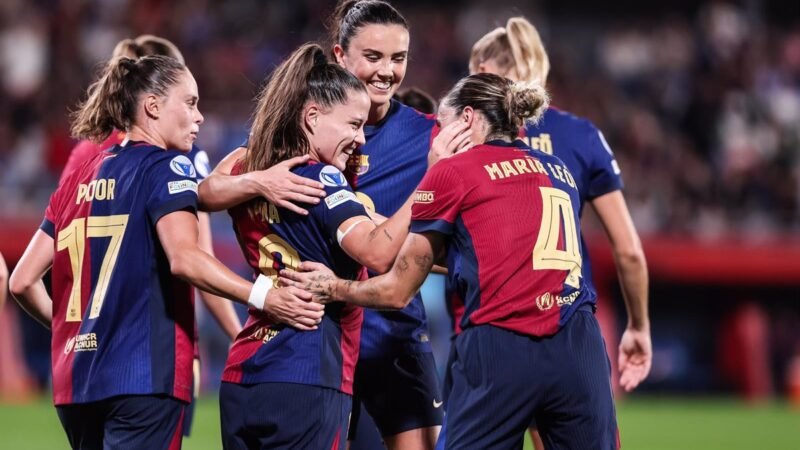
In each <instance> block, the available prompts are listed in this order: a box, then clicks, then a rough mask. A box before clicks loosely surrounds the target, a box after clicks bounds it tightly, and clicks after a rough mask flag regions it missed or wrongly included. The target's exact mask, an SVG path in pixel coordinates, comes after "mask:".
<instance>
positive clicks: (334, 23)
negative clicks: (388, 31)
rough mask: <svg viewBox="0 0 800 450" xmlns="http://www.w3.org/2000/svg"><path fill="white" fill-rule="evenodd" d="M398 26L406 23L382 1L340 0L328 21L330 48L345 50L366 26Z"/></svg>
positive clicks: (389, 5)
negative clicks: (335, 47)
mask: <svg viewBox="0 0 800 450" xmlns="http://www.w3.org/2000/svg"><path fill="white" fill-rule="evenodd" d="M373 24H377V25H400V26H402V27H403V28H405V29H406V30H407V29H408V22H407V21H406V19H405V17H403V15H402V14H400V12H398V11H397V10H396V9H395V8H394V7H393V6H392V5H391V4H389V3H388V2H386V1H383V0H340V1H339V3H338V4H337V5H336V9H335V10H334V11H333V14H332V15H331V18H330V19H329V21H328V31H329V39H330V41H331V42H330V43H331V45H330V46H331V48H332V47H333V46H334V45H336V44H339V45H341V46H342V48H343V49H345V50H347V48H348V47H349V46H350V40H351V39H352V38H353V36H355V35H356V33H358V30H359V29H360V28H361V27H363V26H366V25H373Z"/></svg>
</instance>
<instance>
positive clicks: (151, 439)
mask: <svg viewBox="0 0 800 450" xmlns="http://www.w3.org/2000/svg"><path fill="white" fill-rule="evenodd" d="M185 406H186V403H184V402H182V401H180V400H178V399H176V398H173V397H169V396H166V395H123V396H119V397H113V398H110V399H106V400H101V401H98V402H91V403H80V404H75V405H61V406H56V412H57V413H58V418H59V419H61V425H62V426H63V427H64V431H66V432H67V440H69V444H70V446H71V447H72V448H74V449H81V450H93V449H98V450H103V449H104V448H113V449H120V450H136V449H141V448H147V449H163V450H177V449H180V448H181V442H182V441H181V440H182V438H183V436H182V434H181V431H182V428H183V412H184V407H185Z"/></svg>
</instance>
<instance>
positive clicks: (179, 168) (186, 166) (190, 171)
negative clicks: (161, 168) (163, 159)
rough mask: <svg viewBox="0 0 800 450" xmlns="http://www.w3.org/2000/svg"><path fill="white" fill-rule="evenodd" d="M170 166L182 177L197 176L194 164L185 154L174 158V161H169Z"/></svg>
mask: <svg viewBox="0 0 800 450" xmlns="http://www.w3.org/2000/svg"><path fill="white" fill-rule="evenodd" d="M169 168H170V169H172V171H173V172H175V173H176V174H178V175H180V176H182V177H189V178H195V177H196V176H197V172H196V171H195V170H194V165H193V164H192V162H191V161H189V158H187V157H186V156H184V155H180V156H176V157H174V158H172V161H170V162H169Z"/></svg>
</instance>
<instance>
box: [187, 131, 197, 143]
mask: <svg viewBox="0 0 800 450" xmlns="http://www.w3.org/2000/svg"><path fill="white" fill-rule="evenodd" d="M189 135H190V136H192V141H196V140H197V131H192V132H191V133H189Z"/></svg>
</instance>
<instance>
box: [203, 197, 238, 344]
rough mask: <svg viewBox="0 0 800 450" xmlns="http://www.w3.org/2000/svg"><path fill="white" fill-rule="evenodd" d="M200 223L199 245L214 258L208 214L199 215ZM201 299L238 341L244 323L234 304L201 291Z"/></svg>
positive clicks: (226, 331)
mask: <svg viewBox="0 0 800 450" xmlns="http://www.w3.org/2000/svg"><path fill="white" fill-rule="evenodd" d="M197 223H198V242H197V245H198V246H199V247H200V249H201V250H203V251H205V252H206V253H208V254H209V255H211V256H214V246H213V244H212V242H211V224H210V221H209V217H208V213H204V212H200V213H197ZM199 292H200V299H202V300H203V304H205V305H206V308H208V312H210V313H211V315H212V316H214V319H216V320H217V323H218V324H219V326H220V327H221V328H222V330H223V331H224V332H225V334H227V335H228V337H229V338H230V339H231V340H234V339H236V336H237V335H238V334H239V332H240V331H242V323H241V322H240V321H239V316H237V315H236V310H234V309H233V304H231V302H229V301H228V300H227V299H225V298H222V297H219V296H216V295H214V294H211V293H208V292H206V291H203V290H199Z"/></svg>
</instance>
